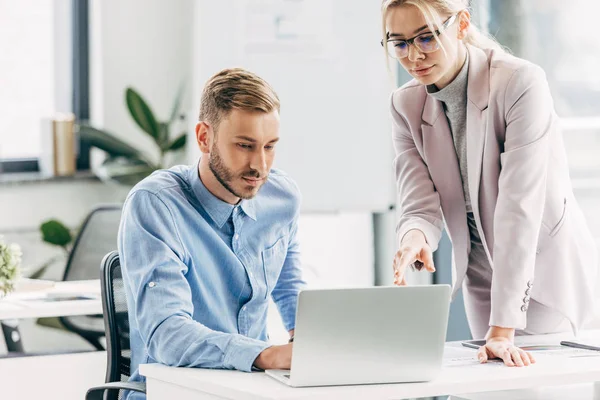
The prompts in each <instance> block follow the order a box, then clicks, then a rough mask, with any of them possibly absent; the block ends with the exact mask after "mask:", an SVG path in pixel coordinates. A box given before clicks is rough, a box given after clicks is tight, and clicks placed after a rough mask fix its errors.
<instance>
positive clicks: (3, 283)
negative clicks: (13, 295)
mask: <svg viewBox="0 0 600 400" xmlns="http://www.w3.org/2000/svg"><path fill="white" fill-rule="evenodd" d="M21 256H22V253H21V248H20V247H19V245H16V244H10V245H8V244H6V243H5V242H4V240H2V238H0V298H2V297H4V296H6V295H7V294H8V293H10V292H12V291H13V290H14V288H15V284H16V282H17V280H18V279H19V278H20V276H21Z"/></svg>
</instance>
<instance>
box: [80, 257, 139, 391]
mask: <svg viewBox="0 0 600 400" xmlns="http://www.w3.org/2000/svg"><path fill="white" fill-rule="evenodd" d="M100 283H101V287H102V311H103V315H104V326H105V327H106V353H107V363H106V382H107V384H105V385H102V386H98V387H95V388H92V389H90V390H89V391H88V394H87V396H86V399H87V400H96V399H98V400H101V399H105V400H120V399H121V398H122V397H123V391H124V390H135V391H138V392H142V393H145V392H146V386H145V384H143V383H130V382H127V381H128V380H129V376H130V375H131V370H130V366H131V347H130V344H129V314H128V311H127V297H126V296H125V287H124V286H123V275H122V274H121V263H120V262H119V253H117V252H116V251H113V252H111V253H109V254H107V255H106V257H104V259H103V260H102V265H101V276H100ZM107 389H112V390H107ZM105 391H106V393H105V394H104V392H105ZM103 396H104V397H103Z"/></svg>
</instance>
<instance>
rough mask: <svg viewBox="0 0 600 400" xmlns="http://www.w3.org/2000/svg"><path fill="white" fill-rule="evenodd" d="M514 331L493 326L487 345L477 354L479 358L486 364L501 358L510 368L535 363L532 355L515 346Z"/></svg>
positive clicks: (488, 335)
mask: <svg viewBox="0 0 600 400" xmlns="http://www.w3.org/2000/svg"><path fill="white" fill-rule="evenodd" d="M514 332H515V330H514V329H509V328H500V327H496V326H492V327H491V328H490V330H489V332H488V334H487V339H486V340H487V343H486V344H485V346H481V347H480V348H479V351H478V352H477V358H478V359H479V361H480V362H482V363H485V362H487V360H488V359H490V358H500V359H502V360H503V361H504V364H506V365H508V366H509V367H524V366H527V365H530V364H533V363H535V359H534V358H533V356H532V355H531V354H529V353H528V352H526V351H525V350H522V349H520V348H518V347H517V346H515V344H514V341H513V340H514Z"/></svg>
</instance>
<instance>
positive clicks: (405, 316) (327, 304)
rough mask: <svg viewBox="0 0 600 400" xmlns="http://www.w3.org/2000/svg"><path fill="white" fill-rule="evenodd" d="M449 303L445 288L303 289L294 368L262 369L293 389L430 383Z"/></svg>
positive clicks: (440, 349) (441, 347)
mask: <svg viewBox="0 0 600 400" xmlns="http://www.w3.org/2000/svg"><path fill="white" fill-rule="evenodd" d="M449 308H450V286H449V285H425V286H401V287H398V286H392V287H388V286H386V287H369V288H353V289H313V290H304V291H302V292H300V296H299V298H298V308H297V311H296V328H295V332H294V348H293V353H292V364H291V369H290V370H289V371H288V370H267V371H265V372H266V374H267V375H269V376H271V377H273V378H275V379H277V380H278V381H280V382H283V383H285V384H286V385H289V386H293V387H306V386H333V385H362V384H376V383H400V382H423V381H428V380H431V379H433V378H434V377H435V376H436V375H438V373H439V372H440V371H441V368H442V358H443V354H444V344H445V339H446V328H447V325H448V312H449Z"/></svg>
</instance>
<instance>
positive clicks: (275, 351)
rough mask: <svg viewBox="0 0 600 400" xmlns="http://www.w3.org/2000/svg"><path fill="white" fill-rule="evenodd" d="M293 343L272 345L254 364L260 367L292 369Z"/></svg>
mask: <svg viewBox="0 0 600 400" xmlns="http://www.w3.org/2000/svg"><path fill="white" fill-rule="evenodd" d="M293 345H294V344H293V343H288V344H284V345H283V346H271V347H269V348H267V349H265V350H263V352H262V353H260V354H259V355H258V357H256V360H254V366H255V367H257V368H260V369H290V368H291V366H292V347H293Z"/></svg>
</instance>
